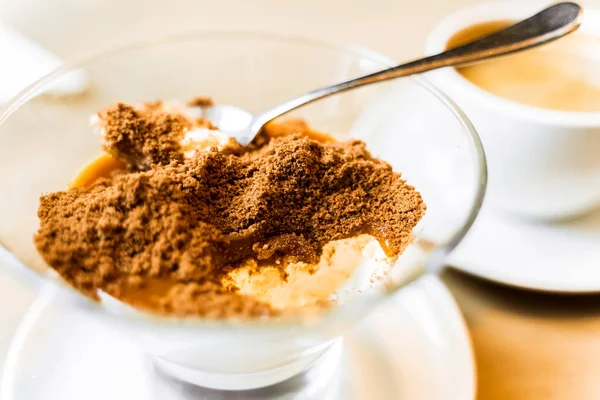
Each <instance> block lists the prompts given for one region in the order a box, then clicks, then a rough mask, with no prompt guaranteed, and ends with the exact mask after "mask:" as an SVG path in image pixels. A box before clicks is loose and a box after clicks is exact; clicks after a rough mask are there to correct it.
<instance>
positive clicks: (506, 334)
mask: <svg viewBox="0 0 600 400" xmlns="http://www.w3.org/2000/svg"><path fill="white" fill-rule="evenodd" d="M442 278H443V280H444V282H445V283H446V284H447V285H448V287H450V290H451V291H452V293H453V294H454V296H455V297H456V300H457V302H458V304H459V305H460V308H461V310H462V311H463V314H464V317H465V320H466V321H467V324H468V326H469V331H470V333H471V339H472V342H473V347H474V353H475V359H476V363H477V374H478V377H477V378H478V398H479V399H482V400H509V399H528V400H551V399H552V400H553V399H556V400H558V399H561V400H562V399H600V295H583V296H581V295H580V296H574V295H555V294H545V293H535V292H528V291H523V290H519V289H514V288H509V287H505V286H501V285H497V284H494V283H490V282H485V281H483V280H481V279H477V278H473V277H471V276H468V275H466V274H463V273H460V272H458V271H456V270H446V271H445V272H444V273H443V274H442Z"/></svg>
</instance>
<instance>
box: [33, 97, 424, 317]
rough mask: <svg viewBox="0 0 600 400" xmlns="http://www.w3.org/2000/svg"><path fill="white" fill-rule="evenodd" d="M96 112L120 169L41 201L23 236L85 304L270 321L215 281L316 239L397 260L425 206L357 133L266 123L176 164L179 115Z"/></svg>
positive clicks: (317, 247) (302, 255)
mask: <svg viewBox="0 0 600 400" xmlns="http://www.w3.org/2000/svg"><path fill="white" fill-rule="evenodd" d="M100 117H101V119H102V121H103V124H104V127H105V129H106V133H105V141H106V143H105V147H106V149H107V150H108V151H109V152H110V154H112V155H113V156H114V157H115V158H118V159H120V160H123V161H125V162H126V163H127V165H128V169H127V170H124V171H121V172H120V173H116V174H113V175H111V176H110V177H109V178H101V179H99V180H97V181H96V182H94V183H93V184H91V185H90V186H88V187H84V188H81V187H80V188H72V189H69V190H66V191H61V192H56V193H51V194H48V195H44V196H42V197H41V201H40V207H39V211H38V216H39V219H40V227H39V230H38V232H37V233H36V235H35V238H34V239H35V244H36V246H37V248H38V250H39V252H40V253H41V254H42V256H43V257H44V259H45V260H46V262H47V263H48V264H49V265H50V266H51V267H52V268H54V269H55V270H56V271H57V272H58V273H59V274H60V275H61V276H62V277H63V278H64V279H65V280H66V281H68V282H69V283H71V284H72V285H73V286H74V287H75V288H77V289H78V290H80V291H82V292H83V293H85V294H86V295H88V296H90V297H92V298H97V290H98V289H101V290H103V291H105V292H107V293H109V294H111V295H113V296H115V297H117V298H119V299H121V300H123V301H125V302H128V303H130V304H132V305H134V306H138V307H142V308H146V309H149V310H150V311H152V312H157V313H167V314H171V315H177V316H190V315H194V316H201V317H207V318H226V317H256V316H265V315H274V314H277V311H276V310H274V309H272V308H270V307H269V306H268V305H266V304H263V303H260V302H259V301H256V300H254V299H252V298H250V297H248V296H244V295H242V294H240V293H238V292H236V291H235V290H231V289H226V288H225V287H224V286H223V285H222V284H221V279H222V278H223V277H224V275H225V274H226V273H227V272H228V271H230V270H231V269H233V268H236V266H237V265H239V264H240V263H241V262H243V261H244V260H246V259H248V258H254V259H256V260H261V262H270V264H271V265H272V264H273V263H275V262H276V261H277V260H289V259H293V260H299V261H303V262H306V263H316V262H317V261H318V259H319V257H320V255H321V253H322V249H323V246H324V245H325V244H327V243H328V242H330V241H332V240H337V239H343V238H349V237H352V236H355V235H358V234H361V233H369V234H372V235H373V236H375V237H376V238H377V239H378V240H379V241H380V243H382V245H383V247H384V249H385V251H386V252H387V253H388V255H390V256H397V255H398V254H400V253H401V252H402V251H403V250H404V248H405V247H406V246H407V245H408V244H409V242H410V240H411V231H412V229H413V228H414V226H415V225H416V224H417V223H418V222H419V220H420V219H421V217H422V216H423V214H424V212H425V205H424V203H423V201H422V199H421V196H420V195H419V193H418V192H417V191H416V190H415V189H414V188H413V187H411V186H409V185H407V184H406V182H405V181H404V180H403V179H402V177H401V175H400V174H399V173H396V172H394V171H392V168H391V166H390V165H389V164H388V163H386V162H384V161H382V160H379V159H377V158H374V157H372V156H371V154H370V153H369V152H368V151H367V149H366V147H365V143H363V142H361V141H358V140H350V141H347V142H337V141H323V140H316V139H313V138H311V137H310V135H308V136H307V134H306V132H305V130H306V129H308V128H306V125H299V124H297V123H294V124H296V125H295V127H294V125H293V124H292V125H290V126H288V127H287V129H288V130H287V131H285V134H284V135H282V134H280V135H273V136H270V135H269V128H267V130H266V132H265V136H266V137H267V138H268V140H265V136H263V138H262V139H261V140H262V142H261V143H262V144H260V145H257V144H256V143H255V144H253V145H251V146H248V147H247V148H241V147H240V148H238V150H237V151H235V152H223V151H217V150H216V149H211V150H209V151H204V152H197V153H195V154H194V156H193V157H192V158H186V157H184V156H183V155H182V154H181V149H180V147H179V145H178V143H179V141H180V140H181V138H182V136H183V135H184V133H185V131H186V129H188V126H189V120H188V119H186V118H185V117H183V116H181V115H178V114H173V113H170V112H166V111H164V110H163V109H161V108H160V107H154V108H153V107H152V105H150V106H149V105H146V106H144V107H143V108H142V109H139V108H135V107H132V106H128V105H125V104H122V103H118V104H116V105H114V106H112V107H110V108H109V109H107V110H106V111H103V112H101V113H100ZM270 129H273V130H279V131H281V130H285V129H282V128H281V126H275V125H272V126H271V128H270Z"/></svg>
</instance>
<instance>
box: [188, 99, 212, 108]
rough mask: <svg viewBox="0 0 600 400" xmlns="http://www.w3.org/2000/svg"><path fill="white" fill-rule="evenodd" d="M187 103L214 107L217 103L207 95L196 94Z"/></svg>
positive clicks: (195, 105)
mask: <svg viewBox="0 0 600 400" xmlns="http://www.w3.org/2000/svg"><path fill="white" fill-rule="evenodd" d="M187 105H188V106H190V107H200V108H205V107H212V106H214V105H215V103H214V102H213V99H212V98H210V97H206V96H196V97H193V98H191V99H190V100H188V102H187Z"/></svg>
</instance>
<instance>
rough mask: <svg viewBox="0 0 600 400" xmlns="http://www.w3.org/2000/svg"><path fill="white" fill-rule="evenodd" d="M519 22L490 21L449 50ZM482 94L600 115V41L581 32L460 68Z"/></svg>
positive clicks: (471, 29) (455, 40)
mask: <svg viewBox="0 0 600 400" xmlns="http://www.w3.org/2000/svg"><path fill="white" fill-rule="evenodd" d="M513 23H514V22H513V21H507V20H505V21H489V22H483V23H479V24H475V25H471V26H469V27H467V28H464V29H463V30H461V31H459V32H457V33H456V34H454V36H452V37H451V38H450V39H449V40H448V43H447V46H446V47H447V48H448V49H450V48H453V47H457V46H460V45H461V44H464V43H467V42H469V41H472V40H475V39H477V38H480V37H483V36H485V35H488V34H490V33H492V32H495V31H498V30H500V29H503V28H506V27H508V26H509V25H512V24H513ZM457 71H458V72H459V73H460V74H461V75H462V76H463V77H465V78H466V79H468V80H469V81H470V82H472V83H474V84H475V85H477V86H479V87H480V88H482V89H484V90H486V91H488V92H490V93H492V94H495V95H497V96H500V97H504V98H506V99H508V100H512V101H515V102H518V103H521V104H525V105H529V106H534V107H539V108H545V109H549V110H559V111H584V112H586V111H587V112H590V111H591V112H594V111H600V40H599V39H598V38H596V37H593V36H590V35H586V34H585V33H581V32H576V33H573V34H570V35H569V36H567V37H565V38H562V39H559V40H557V41H555V42H552V43H549V44H547V45H544V46H541V47H539V48H536V49H532V50H527V51H524V52H522V53H518V54H513V55H510V56H506V57H501V58H498V59H496V60H491V61H486V62H483V63H479V64H474V65H469V66H466V67H461V68H457Z"/></svg>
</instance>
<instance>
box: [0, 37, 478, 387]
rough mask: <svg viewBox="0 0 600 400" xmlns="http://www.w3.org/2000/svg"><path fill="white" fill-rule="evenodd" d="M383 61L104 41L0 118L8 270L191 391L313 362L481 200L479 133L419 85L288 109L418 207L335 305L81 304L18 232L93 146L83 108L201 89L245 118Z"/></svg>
mask: <svg viewBox="0 0 600 400" xmlns="http://www.w3.org/2000/svg"><path fill="white" fill-rule="evenodd" d="M393 64H394V63H393V62H392V61H391V60H389V59H386V58H385V57H383V56H380V55H378V54H376V53H373V52H370V51H367V50H363V49H358V48H350V47H340V46H336V45H330V44H326V43H322V42H319V41H315V40H310V39H303V38H294V37H287V36H279V35H274V34H263V33H249V32H238V33H236V32H231V33H223V32H214V33H206V32H204V33H197V34H189V35H185V36H178V37H170V38H166V39H163V40H156V41H151V42H146V43H140V44H136V45H132V46H128V47H124V48H119V49H115V50H112V51H109V52H106V53H103V54H100V55H98V56H95V57H92V58H90V59H87V60H84V61H82V62H77V63H73V64H71V65H69V66H66V67H64V68H61V69H60V70H58V71H56V72H54V73H53V74H51V75H49V76H47V77H45V78H43V79H41V80H40V81H39V82H37V83H36V84H34V85H33V86H31V87H30V88H29V89H27V90H26V91H25V92H24V93H22V94H21V95H20V96H19V97H18V98H17V99H15V100H14V101H13V102H12V103H10V104H9V105H7V107H6V108H5V110H4V112H3V114H2V116H1V117H0V123H1V125H0V165H1V166H2V169H1V171H2V172H0V187H2V188H3V189H2V191H3V193H4V194H3V196H2V197H1V198H0V243H1V244H2V246H3V247H4V250H3V251H2V254H3V255H6V256H7V257H10V262H9V263H8V264H7V266H8V267H9V269H10V272H13V273H15V274H17V275H18V276H19V277H20V278H23V279H24V280H25V281H26V282H27V283H28V284H30V285H32V286H34V287H35V288H37V289H39V288H41V287H42V286H43V287H44V290H52V291H55V292H56V298H57V299H59V300H65V301H67V302H68V304H70V305H73V306H76V307H83V308H85V309H87V310H89V312H91V313H94V314H95V315H97V316H98V318H102V319H104V320H105V322H106V323H107V324H113V325H114V326H115V327H118V328H119V329H122V330H123V331H124V332H126V333H128V334H131V335H132V336H133V337H134V338H135V339H136V342H137V343H139V344H140V346H142V347H143V349H144V350H145V351H146V352H147V354H149V356H150V357H151V359H152V361H153V363H154V365H155V366H156V367H157V368H158V369H159V370H160V371H161V372H162V373H165V374H166V375H167V376H170V377H172V378H175V379H178V380H182V381H186V382H189V383H191V384H193V385H197V386H201V387H208V388H213V389H219V390H249V389H255V388H260V387H266V386H269V385H273V384H276V383H278V382H281V381H284V380H286V379H288V378H291V377H293V376H295V375H298V374H299V373H301V372H303V371H306V370H308V369H309V368H310V366H314V365H316V364H318V363H319V362H320V361H321V364H327V363H324V362H323V360H325V359H326V358H327V357H326V356H327V355H330V356H331V355H332V354H334V353H335V351H336V349H337V350H339V348H340V346H341V344H340V343H341V339H340V337H341V336H342V335H343V334H344V332H345V331H346V330H347V329H348V328H350V327H351V326H352V325H353V324H354V323H356V322H357V321H358V320H360V318H361V317H362V316H364V315H365V314H366V313H368V312H369V311H370V310H372V309H373V308H374V307H375V306H376V305H377V304H379V303H380V302H382V301H383V300H385V299H386V298H387V297H389V296H391V295H392V294H393V293H395V292H396V291H397V290H399V289H400V288H402V287H404V286H406V285H408V284H409V283H410V282H411V281H413V280H414V279H417V278H418V277H419V276H422V274H424V273H426V272H435V270H436V269H437V268H439V267H440V266H441V265H442V263H443V259H444V256H445V255H446V254H447V253H448V252H449V251H451V250H452V249H453V248H454V247H455V246H456V245H457V244H458V243H459V242H460V240H461V239H462V237H463V236H464V235H465V234H466V232H467V231H468V229H469V227H470V226H471V224H472V222H473V221H474V219H475V217H476V215H477V212H478V211H479V207H480V206H481V203H482V201H483V195H484V191H485V185H486V167H485V157H484V154H483V150H482V148H481V144H480V142H479V138H478V136H477V134H476V132H475V130H474V129H473V127H472V126H471V124H470V122H469V121H468V119H467V118H466V117H465V116H464V115H463V113H462V112H461V110H460V109H459V108H458V107H457V106H456V105H455V104H454V103H453V102H452V101H451V100H449V99H448V98H447V97H446V96H445V95H443V94H442V93H441V92H439V91H438V90H437V89H436V88H434V87H432V86H431V85H429V84H428V83H427V82H425V81H423V80H422V79H420V78H413V79H401V80H397V81H392V82H388V83H382V84H377V85H371V86H369V87H365V88H362V89H358V90H354V91H351V92H348V93H345V94H341V95H338V96H336V97H333V98H330V99H325V100H322V101H319V102H316V103H313V104H311V105H308V106H306V107H303V108H301V109H299V110H297V112H295V113H293V114H292V116H297V117H301V118H303V119H305V120H306V121H307V122H308V123H309V124H310V126H311V128H313V129H315V130H317V131H319V132H326V133H328V134H331V135H332V136H333V137H334V138H335V139H338V140H344V139H349V138H356V139H361V140H363V141H365V142H366V144H367V149H368V150H370V151H371V153H372V154H373V155H374V156H376V157H380V158H382V159H383V160H385V161H387V162H389V163H390V164H391V165H392V166H393V169H394V170H395V171H398V172H401V173H402V177H403V179H406V181H407V182H408V184H409V185H412V186H414V187H415V188H416V190H417V191H419V192H420V193H421V195H422V197H423V200H424V202H425V204H426V205H427V212H426V214H425V216H424V218H423V219H422V220H421V221H420V222H419V224H418V225H417V227H416V228H415V229H414V230H413V232H412V236H413V239H412V241H411V244H409V245H408V247H407V248H406V249H405V250H404V251H403V252H402V254H401V255H400V256H399V258H398V259H397V261H395V262H394V264H393V265H392V266H390V268H389V270H387V271H385V273H382V274H379V275H374V274H373V273H374V271H372V268H371V269H368V268H367V270H366V272H365V271H363V270H362V269H361V268H358V269H357V270H356V271H354V272H353V274H352V276H351V277H350V278H349V279H348V280H349V281H351V282H352V285H351V290H345V292H344V295H343V296H342V295H341V292H337V293H336V299H337V302H336V304H334V305H331V306H328V307H324V308H322V309H319V310H318V311H319V312H311V313H305V314H303V313H302V314H298V313H295V314H290V315H282V316H278V317H272V318H250V319H238V318H227V319H217V320H209V319H201V318H176V317H169V316H155V315H151V314H148V313H143V312H137V311H134V310H132V309H130V308H129V307H123V306H122V304H121V303H120V302H118V301H116V300H115V299H113V298H111V297H103V299H102V301H101V302H99V303H98V302H93V301H91V300H89V299H88V298H86V297H84V296H81V295H79V294H78V292H76V291H75V290H73V289H71V288H70V287H69V286H68V285H66V284H64V283H62V282H61V281H60V279H58V275H57V274H56V273H54V271H53V270H51V269H50V268H48V267H47V266H46V264H45V263H44V261H43V260H42V258H41V257H40V255H39V254H38V252H37V251H36V248H35V245H34V243H33V240H32V238H33V235H34V233H35V232H36V231H37V229H38V225H39V221H38V218H37V208H38V204H39V197H40V195H41V194H44V193H49V192H54V191H58V190H62V189H64V188H66V187H67V185H68V184H69V183H70V182H71V181H72V180H73V178H74V177H75V176H76V174H77V172H78V171H80V170H81V168H82V167H83V166H85V165H86V164H88V163H89V162H90V161H91V160H93V159H94V158H96V157H97V156H98V155H99V154H100V143H99V139H98V138H97V137H96V136H94V135H93V134H91V129H90V127H89V121H90V116H92V115H96V113H97V112H98V111H99V110H102V109H105V108H106V107H108V106H109V105H111V104H113V103H115V102H125V103H129V104H140V103H143V102H146V101H153V100H157V99H163V100H166V101H170V100H183V101H185V100H186V99H191V98H194V97H196V96H204V95H206V96H211V97H212V98H213V99H214V100H215V102H219V103H225V104H233V105H236V106H239V107H242V108H244V109H246V110H249V111H251V112H259V111H261V110H265V109H268V108H269V107H271V106H273V105H275V104H277V103H279V102H281V101H284V100H286V99H288V98H290V97H292V96H294V95H296V94H298V93H302V92H305V91H307V90H310V89H313V88H316V87H319V86H324V85H327V84H331V83H334V82H337V81H341V80H346V79H348V78H351V77H356V76H359V75H363V74H366V73H369V72H373V71H376V70H379V69H383V68H386V67H389V66H391V65H393ZM73 70H82V71H84V72H85V73H86V74H87V75H88V77H89V79H90V82H91V85H92V88H91V90H90V91H89V92H88V93H86V94H84V95H82V96H78V97H73V98H67V97H62V98H56V97H47V96H38V94H40V93H42V92H44V89H45V88H46V87H47V86H49V85H52V84H53V83H54V82H55V81H56V80H57V79H60V77H61V76H63V75H64V74H67V73H69V72H71V71H73ZM423 110H426V112H425V113H424V111H423ZM46 278H49V279H46ZM306 282H308V283H305V284H306V285H308V284H310V285H313V284H316V282H317V280H314V279H313V280H310V279H307V280H306ZM301 288H302V286H300V292H302V290H301ZM284 289H285V288H284ZM297 289H298V288H297V287H296V290H297ZM346 289H347V288H346ZM301 294H302V293H301ZM330 358H331V357H330ZM319 360H320V361H319ZM328 365H329V364H328ZM330 369H331V368H330Z"/></svg>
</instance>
